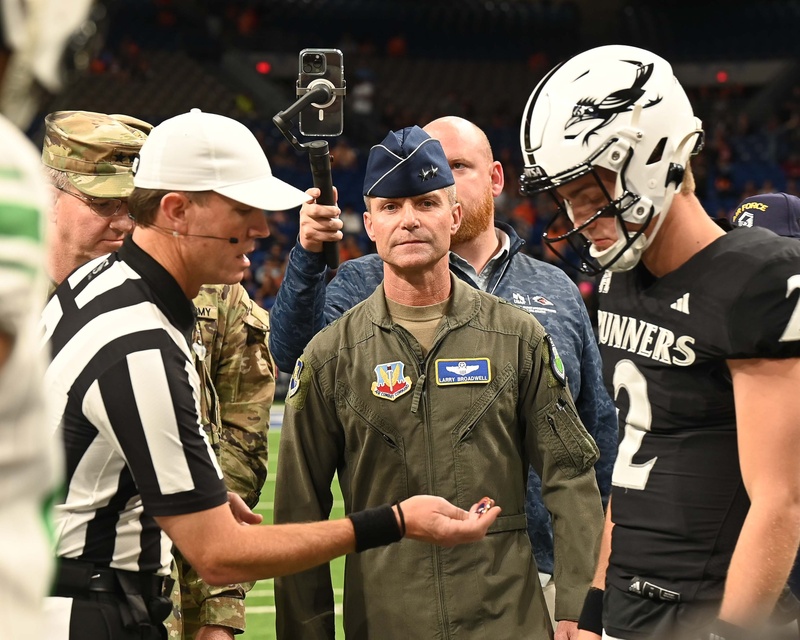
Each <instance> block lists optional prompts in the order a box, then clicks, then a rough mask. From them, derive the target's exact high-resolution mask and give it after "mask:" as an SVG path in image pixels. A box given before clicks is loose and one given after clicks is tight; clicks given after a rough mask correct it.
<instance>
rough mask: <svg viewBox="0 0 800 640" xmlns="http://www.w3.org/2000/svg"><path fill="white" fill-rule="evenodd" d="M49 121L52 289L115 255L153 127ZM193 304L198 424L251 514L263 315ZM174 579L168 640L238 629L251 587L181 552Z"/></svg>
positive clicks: (117, 119) (203, 294)
mask: <svg viewBox="0 0 800 640" xmlns="http://www.w3.org/2000/svg"><path fill="white" fill-rule="evenodd" d="M45 125H46V131H45V138H44V145H43V149H42V162H43V163H44V164H45V166H46V167H47V168H48V174H49V177H50V182H51V184H52V186H53V187H54V194H55V204H54V215H53V218H52V223H51V224H52V227H53V229H52V230H51V239H52V242H51V246H50V248H49V256H48V272H49V275H50V277H51V279H52V281H53V284H54V285H55V284H58V283H59V282H61V281H62V280H64V279H65V278H66V277H67V276H68V275H69V274H70V273H71V272H72V271H73V270H74V269H75V268H77V267H78V266H80V265H81V264H84V263H85V262H87V261H88V260H90V259H92V258H95V257H97V256H100V255H102V254H104V253H108V252H110V251H114V250H116V249H117V248H118V247H119V246H120V245H121V244H122V239H123V237H124V236H125V235H126V234H127V233H129V232H130V231H131V229H132V228H133V221H132V220H131V219H130V218H129V216H128V208H127V202H126V198H127V197H128V196H129V195H130V193H131V191H132V190H133V173H132V165H133V161H134V158H135V157H136V156H137V154H138V153H139V150H140V149H141V147H142V144H143V143H144V141H145V139H146V137H147V133H149V131H150V129H151V128H152V127H151V125H149V124H148V123H146V122H143V121H141V120H137V119H136V118H131V117H129V116H124V115H105V114H102V113H92V112H87V111H59V112H55V113H51V114H49V115H48V116H47V117H46V118H45ZM194 303H195V306H196V307H197V329H196V330H195V338H194V343H195V344H194V352H195V355H196V365H197V369H198V373H199V374H200V379H201V382H202V385H203V386H202V394H201V410H202V415H203V425H204V427H205V429H206V432H207V434H208V437H209V440H210V442H211V444H212V447H213V448H214V451H215V452H216V453H217V457H218V459H219V461H220V466H221V468H222V471H223V473H224V475H225V481H226V484H227V486H228V489H229V490H230V491H234V492H236V493H237V494H239V495H240V496H241V497H242V499H243V500H244V501H245V502H246V503H247V505H248V506H250V507H251V508H252V507H254V506H255V505H256V504H257V503H258V499H259V495H260V491H261V487H262V486H263V484H264V481H265V480H266V475H267V429H268V427H269V410H270V406H271V404H272V398H273V394H274V391H275V377H274V365H273V363H272V357H271V356H270V353H269V349H268V347H267V337H268V332H269V317H268V315H267V312H266V311H264V310H263V309H261V308H260V307H258V306H257V305H256V304H255V303H253V302H252V301H251V300H250V298H249V297H248V295H247V292H246V291H245V290H244V288H243V287H242V286H241V285H239V284H237V285H209V286H205V287H203V288H202V289H201V290H200V293H199V294H198V296H197V297H196V298H195V300H194ZM173 575H174V577H175V578H176V580H177V582H176V584H175V586H174V588H173V592H172V598H173V605H174V611H173V615H171V616H170V617H169V618H168V619H167V621H166V623H165V624H166V625H167V629H168V632H169V637H170V638H175V639H178V638H187V639H190V638H195V636H196V635H197V633H198V632H199V631H200V628H201V627H203V626H208V625H211V626H213V627H214V632H215V633H216V634H217V635H216V637H221V638H232V637H233V635H234V634H235V633H241V632H242V631H243V630H244V626H245V609H244V596H245V593H246V592H247V591H248V590H249V589H250V588H251V587H252V583H249V584H234V585H228V586H226V587H221V588H220V587H210V586H209V585H207V584H205V583H204V582H203V581H202V580H200V578H199V577H198V575H197V573H196V572H195V571H194V570H193V569H192V567H191V566H190V565H189V564H188V563H187V562H186V561H185V560H184V559H183V558H182V557H181V556H180V554H177V553H176V563H175V569H174V572H173ZM209 632H210V630H207V631H206V633H209Z"/></svg>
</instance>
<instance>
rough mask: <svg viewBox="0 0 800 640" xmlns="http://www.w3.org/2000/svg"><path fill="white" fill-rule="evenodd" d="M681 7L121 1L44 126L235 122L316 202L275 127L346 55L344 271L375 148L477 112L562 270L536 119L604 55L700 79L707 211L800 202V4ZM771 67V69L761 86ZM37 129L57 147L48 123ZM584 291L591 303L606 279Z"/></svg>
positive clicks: (268, 282)
mask: <svg viewBox="0 0 800 640" xmlns="http://www.w3.org/2000/svg"><path fill="white" fill-rule="evenodd" d="M597 5H604V9H602V10H601V9H599V8H598V7H597ZM670 6H671V7H672V8H671V9H670V10H669V11H667V10H666V9H665V8H664V5H663V3H656V2H650V1H647V0H640V1H638V2H625V1H616V2H608V3H596V4H594V3H591V2H584V3H582V2H570V1H558V0H539V1H533V0H531V1H523V0H461V1H460V2H458V3H456V2H429V1H426V0H381V2H375V1H374V0H270V1H266V0H261V1H259V0H230V1H226V2H216V1H213V0H194V1H189V0H116V1H114V2H108V3H107V8H108V19H107V27H106V28H107V30H108V33H107V35H106V38H105V46H104V48H103V49H102V50H101V51H100V52H98V53H97V55H96V57H95V58H94V59H93V60H92V61H91V64H90V69H91V73H90V74H89V75H87V76H85V77H82V78H80V79H78V80H77V81H76V82H74V83H73V85H72V86H71V87H69V88H68V89H67V90H66V91H64V92H63V93H61V94H60V95H59V96H57V97H56V98H53V99H52V100H51V101H50V102H48V103H47V104H45V105H44V106H43V113H46V112H47V111H53V110H57V109H86V110H92V111H100V112H106V113H126V114H130V115H133V116H136V117H139V118H142V119H145V120H148V121H149V122H151V123H153V124H157V123H159V122H161V121H162V120H164V119H165V118H167V117H170V116H173V115H176V114H178V113H181V112H185V111H187V110H188V109H190V108H192V107H200V108H201V109H203V110H205V111H211V112H216V113H221V114H224V115H229V116H232V117H235V118H237V119H239V120H241V121H242V122H244V123H245V124H247V125H248V126H249V127H250V128H251V129H252V130H253V131H254V132H255V133H256V135H257V137H258V138H259V139H260V140H261V141H262V143H263V146H264V148H265V149H266V152H267V155H268V157H269V158H270V161H271V163H272V166H273V170H274V172H275V174H276V175H277V176H279V177H280V178H282V179H284V180H286V181H288V182H290V183H291V184H294V185H296V186H298V187H300V188H302V189H305V188H307V187H309V186H311V175H310V171H309V167H308V161H307V158H306V157H305V156H303V155H299V154H298V153H296V152H295V151H294V150H293V149H292V148H291V146H290V145H289V144H288V143H287V142H286V140H285V139H284V138H283V136H282V134H281V133H280V132H279V131H278V130H277V128H276V127H275V126H274V125H273V123H272V120H271V118H272V116H273V115H275V113H277V111H279V110H281V109H283V108H285V107H287V106H288V105H289V104H291V103H292V102H293V100H294V80H295V76H294V74H295V73H296V60H297V54H298V52H299V51H300V49H302V48H304V47H310V46H313V47H336V48H339V49H341V50H342V51H343V52H344V55H345V74H346V79H347V84H348V96H347V99H346V103H345V107H346V115H345V128H344V135H343V136H341V137H339V138H336V139H333V140H331V151H332V156H333V159H334V163H333V178H334V184H335V185H336V186H337V187H338V190H339V204H340V206H341V208H342V211H343V213H342V217H343V219H344V221H345V227H344V232H345V239H344V241H343V242H342V243H341V246H340V252H341V260H346V259H349V258H352V257H357V256H359V255H362V254H364V253H367V252H371V251H372V250H373V247H372V246H371V243H370V242H369V240H368V238H367V237H366V235H365V233H364V231H363V224H362V221H361V212H362V210H363V200H362V197H361V186H362V182H363V171H364V163H365V161H366V157H367V152H368V150H369V147H370V146H371V145H372V144H374V143H376V142H377V141H379V140H380V139H382V137H383V136H384V135H385V133H386V132H387V131H388V130H389V129H398V128H401V127H404V126H409V125H411V124H420V125H422V124H425V123H426V122H428V121H430V120H431V119H433V118H436V117H439V116H442V115H459V116H462V117H465V118H468V119H471V120H472V121H474V122H475V123H476V124H478V125H479V126H481V127H482V128H483V129H484V130H485V131H486V133H487V135H488V137H489V139H490V141H491V143H492V147H493V150H494V153H495V157H496V158H497V159H499V160H501V161H502V162H503V165H504V168H505V176H506V188H505V191H504V193H503V195H502V196H501V197H500V198H499V199H498V201H497V203H496V204H497V208H496V210H497V215H498V218H499V219H501V220H504V221H506V222H509V223H510V224H512V225H513V226H514V227H515V228H516V230H517V231H518V233H519V234H520V236H522V237H523V238H525V239H526V241H527V244H526V251H527V252H528V253H530V254H532V255H534V256H536V257H538V258H541V259H544V260H549V261H552V262H554V263H556V264H558V263H559V260H558V259H557V258H556V257H555V256H554V255H553V254H552V253H551V252H549V251H548V250H547V249H546V248H544V247H543V245H542V243H541V235H542V232H543V230H544V228H545V226H546V225H547V223H548V222H549V220H550V218H551V217H552V215H553V213H554V209H553V207H552V204H551V203H550V202H549V201H548V199H547V198H546V197H540V198H535V199H526V198H522V197H520V196H519V195H518V192H519V190H518V176H519V174H520V173H521V158H520V157H519V145H518V129H519V117H520V114H521V113H522V109H523V107H524V104H525V100H526V98H527V96H528V94H529V93H530V91H531V90H532V88H533V87H534V86H535V84H536V83H537V82H538V80H539V79H540V78H541V76H542V74H543V73H544V71H545V70H546V69H548V68H549V67H550V66H551V65H552V64H553V63H555V62H557V61H558V60H560V59H562V58H564V57H566V56H568V55H570V54H572V53H574V52H577V51H579V50H581V49H584V48H586V47H589V46H594V45H597V44H605V43H611V42H619V43H625V44H633V45H639V46H646V47H647V48H649V49H652V50H654V51H656V52H657V53H660V54H662V55H664V56H666V57H667V58H669V59H670V60H672V61H674V62H676V63H677V64H676V73H678V74H679V75H680V71H679V70H680V69H681V68H686V69H688V71H687V73H688V72H694V73H695V74H696V75H698V76H699V77H700V79H699V80H697V81H691V82H687V81H686V80H685V79H684V78H683V77H681V80H682V82H683V83H684V86H686V87H687V89H688V92H689V94H690V99H691V100H692V103H693V105H694V106H695V111H696V113H697V115H698V116H699V117H700V118H701V119H702V120H703V123H704V126H705V131H706V143H705V150H704V151H703V152H702V153H701V154H700V155H699V156H698V157H697V158H696V159H695V160H694V161H693V167H694V172H695V176H696V179H697V190H698V196H699V197H700V199H701V200H702V202H703V204H704V206H705V208H706V210H708V211H709V212H713V213H714V215H716V216H717V217H718V218H720V219H723V218H725V216H726V215H727V213H728V212H729V211H730V210H731V209H732V208H733V207H734V206H735V205H736V204H737V203H738V202H739V201H740V200H742V199H743V198H744V197H746V196H749V195H753V194H756V193H763V192H769V191H775V190H780V191H785V192H787V193H792V194H795V195H800V127H798V121H799V120H800V55H799V49H800V44H798V42H800V41H798V40H797V39H796V37H795V34H794V33H792V25H796V24H798V21H800V0H763V1H762V2H759V3H752V2H741V1H740V0H732V1H731V2H728V3H725V5H724V7H725V8H724V10H723V9H722V8H721V5H720V4H719V3H718V2H714V1H705V0H695V1H694V2H691V3H688V2H678V3H673V4H671V5H670ZM760 63H773V66H764V67H757V65H758V64H760ZM682 64H683V65H684V66H683V67H682V66H681V65H682ZM715 65H716V66H715ZM754 65H755V66H756V67H757V68H763V69H765V71H764V72H763V73H758V72H755V73H754V72H753V67H754ZM729 69H730V72H729ZM748 69H749V73H747V71H748ZM704 70H705V72H706V73H705V76H704V75H703V73H702V72H703V71H704ZM736 70H739V71H738V72H737V71H736ZM742 70H744V71H742ZM703 77H707V78H709V80H708V81H703V79H702V78H703ZM39 122H41V119H39ZM29 134H30V135H31V137H32V138H34V141H35V142H40V140H41V135H42V131H41V125H34V127H33V128H32V130H31V131H30V132H29ZM37 137H38V139H37ZM270 225H271V231H272V235H271V237H270V238H267V239H265V240H264V241H263V242H262V243H261V246H260V247H259V249H258V251H257V252H256V253H255V254H254V256H253V257H252V263H253V266H252V270H251V273H250V274H249V276H248V278H247V280H246V282H245V284H246V286H247V288H248V289H249V291H250V293H251V296H253V297H254V298H255V299H256V300H257V301H258V302H259V303H260V304H261V305H262V306H264V307H265V308H269V307H270V306H271V304H272V302H273V300H274V296H275V294H276V293H277V290H278V287H279V286H280V283H281V279H282V276H283V272H284V266H285V261H286V257H287V254H288V251H289V250H290V249H291V247H292V246H293V245H294V242H295V239H296V236H297V230H298V228H297V215H296V211H287V212H282V213H279V214H276V215H274V216H271V218H270ZM570 276H571V277H573V278H575V279H576V280H581V278H582V277H581V276H579V275H578V274H577V273H570ZM579 284H580V285H581V288H582V291H584V292H585V295H586V296H587V299H588V298H589V297H590V296H591V292H592V282H591V280H584V281H582V282H579Z"/></svg>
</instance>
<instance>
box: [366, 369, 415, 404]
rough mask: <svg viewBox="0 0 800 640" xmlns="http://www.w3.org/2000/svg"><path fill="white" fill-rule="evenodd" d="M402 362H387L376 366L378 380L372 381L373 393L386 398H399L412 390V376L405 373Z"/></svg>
mask: <svg viewBox="0 0 800 640" xmlns="http://www.w3.org/2000/svg"><path fill="white" fill-rule="evenodd" d="M404 368H405V365H404V364H403V363H402V362H399V361H396V362H387V363H385V364H379V365H378V366H377V367H375V377H376V378H377V381H376V382H373V383H372V395H374V396H377V397H378V398H384V399H385V400H397V398H399V397H400V396H402V395H403V394H404V393H408V392H409V391H410V390H411V378H409V377H407V376H405V375H404V374H403V369H404Z"/></svg>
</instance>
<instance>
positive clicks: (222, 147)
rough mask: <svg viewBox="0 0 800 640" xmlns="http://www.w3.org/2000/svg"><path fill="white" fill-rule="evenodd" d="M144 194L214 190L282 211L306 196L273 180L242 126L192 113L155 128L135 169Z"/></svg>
mask: <svg viewBox="0 0 800 640" xmlns="http://www.w3.org/2000/svg"><path fill="white" fill-rule="evenodd" d="M133 184H134V186H135V187H141V188H143V189H165V190H170V191H214V192H216V193H219V194H221V195H223V196H227V197H228V198H232V199H233V200H236V201H237V202H241V203H242V204H246V205H248V206H251V207H256V208H258V209H266V210H268V211H281V210H283V209H291V208H293V207H297V206H299V205H301V204H302V203H304V202H306V201H308V200H309V197H308V196H307V195H306V194H305V193H303V192H302V191H300V190H299V189H296V188H295V187H293V186H291V185H290V184H287V183H286V182H283V180H279V179H278V178H276V177H275V176H273V175H272V170H271V169H270V166H269V161H268V160H267V157H266V155H264V150H263V149H262V148H261V145H260V144H259V142H258V140H256V137H255V136H254V135H253V134H252V133H251V131H250V130H249V129H248V128H247V127H246V126H244V125H243V124H242V123H241V122H238V121H236V120H233V119H232V118H227V117H225V116H221V115H217V114H214V113H203V112H202V111H200V109H192V110H191V111H190V112H189V113H184V114H181V115H179V116H175V117H174V118H169V119H168V120H165V121H164V122H162V123H161V124H160V125H158V126H157V127H155V128H154V129H153V130H152V131H151V132H150V135H149V136H148V137H147V140H146V141H145V143H144V145H143V146H142V150H141V152H140V153H139V159H138V162H137V163H135V164H134V178H133Z"/></svg>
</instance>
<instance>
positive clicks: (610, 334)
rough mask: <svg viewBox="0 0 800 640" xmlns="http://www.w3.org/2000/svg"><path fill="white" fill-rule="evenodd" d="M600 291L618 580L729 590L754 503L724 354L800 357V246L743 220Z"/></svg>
mask: <svg viewBox="0 0 800 640" xmlns="http://www.w3.org/2000/svg"><path fill="white" fill-rule="evenodd" d="M598 293H599V298H600V309H601V310H600V312H599V334H600V346H601V353H602V356H603V367H604V376H605V380H606V384H607V385H608V387H609V392H610V393H611V395H612V397H613V398H614V399H615V403H616V405H617V408H618V412H619V423H620V446H619V454H618V457H617V461H616V465H615V467H614V474H613V485H614V486H613V492H612V505H613V506H612V514H613V520H614V525H615V526H614V530H613V538H612V554H611V565H610V567H609V570H608V581H609V583H610V584H611V585H613V586H615V587H617V588H619V589H622V590H624V591H627V590H628V588H629V586H630V584H631V581H632V580H633V579H634V578H642V579H644V580H649V581H652V582H654V583H655V584H657V585H658V586H660V587H663V588H666V589H670V590H673V591H677V592H679V593H680V594H681V599H682V600H684V601H689V600H695V599H697V600H700V599H702V600H706V599H720V598H721V597H722V589H723V584H724V580H725V574H726V572H727V568H728V565H729V563H730V558H731V554H732V552H733V548H734V546H735V544H736V540H737V537H738V535H739V531H740V529H741V526H742V523H743V521H744V518H745V516H746V515H747V510H748V508H749V501H748V498H747V493H746V491H745V489H744V485H743V482H742V477H741V473H740V470H739V458H738V448H737V442H736V419H735V411H734V402H733V387H732V383H731V375H730V371H729V369H728V367H727V364H726V360H728V359H740V358H790V357H798V356H800V242H798V241H797V240H794V239H789V238H779V237H777V236H775V235H773V234H772V233H770V232H768V231H764V230H762V229H737V230H734V231H732V232H730V233H728V234H726V235H725V236H723V237H721V238H719V239H718V240H716V241H715V242H714V243H712V244H711V245H710V246H708V247H706V248H705V249H703V250H702V251H700V252H699V253H697V254H696V255H695V256H693V257H692V258H691V259H690V260H689V261H688V262H686V264H684V265H683V266H681V267H680V268H679V269H677V270H675V271H673V272H672V273H669V274H667V275H666V276H664V277H662V278H659V279H656V278H653V277H652V276H651V275H650V274H649V272H647V271H646V269H645V268H644V267H643V265H641V264H640V265H639V266H637V268H635V269H634V270H632V271H629V272H625V273H614V274H611V273H606V274H605V275H604V276H603V278H602V279H601V281H600V284H599V287H598ZM764 410H765V420H764V426H763V428H764V437H769V420H768V419H766V418H768V415H769V407H765V408H764Z"/></svg>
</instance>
